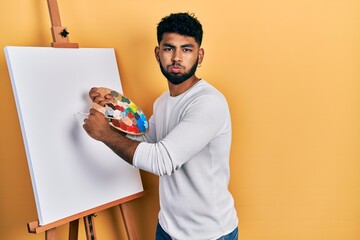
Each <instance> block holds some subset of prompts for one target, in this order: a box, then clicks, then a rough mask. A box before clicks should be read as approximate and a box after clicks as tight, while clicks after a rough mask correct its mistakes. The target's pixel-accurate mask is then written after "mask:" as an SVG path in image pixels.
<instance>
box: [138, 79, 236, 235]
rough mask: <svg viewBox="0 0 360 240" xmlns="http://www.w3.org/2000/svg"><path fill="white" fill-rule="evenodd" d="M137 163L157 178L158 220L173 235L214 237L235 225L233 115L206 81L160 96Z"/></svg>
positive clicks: (216, 91) (224, 100) (220, 95)
mask: <svg viewBox="0 0 360 240" xmlns="http://www.w3.org/2000/svg"><path fill="white" fill-rule="evenodd" d="M149 125H150V127H149V132H148V133H147V134H146V136H144V137H143V138H144V139H143V140H145V142H141V143H140V144H139V146H138V147H137V149H136V151H135V155H134V159H133V164H134V166H135V167H138V168H140V169H143V170H145V171H149V172H152V173H154V174H157V175H159V176H160V181H159V182H160V183H159V188H160V190H159V192H160V212H159V223H160V225H161V226H162V228H163V229H164V230H165V231H166V232H167V233H168V234H169V235H171V236H172V238H173V239H184V240H185V239H186V240H190V239H194V240H195V239H196V240H209V239H217V238H218V237H220V236H223V235H225V234H228V233H230V232H231V231H232V230H234V229H235V228H236V227H237V224H238V218H237V214H236V210H235V207H234V200H233V197H232V196H231V194H230V192H229V191H228V183H229V178H230V172H229V154H230V145H231V119H230V113H229V109H228V105H227V102H226V99H225V98H224V96H223V95H222V94H221V93H220V92H219V91H218V90H216V89H215V88H214V87H212V86H211V85H210V84H208V83H207V82H206V81H204V80H200V81H199V82H198V83H196V84H195V85H194V86H193V87H191V88H190V89H189V90H187V91H186V92H184V93H183V94H181V95H179V96H176V97H171V96H170V94H169V92H165V93H164V94H162V95H161V96H160V97H159V98H158V99H157V100H156V101H155V104H154V109H153V115H152V116H151V118H150V119H149Z"/></svg>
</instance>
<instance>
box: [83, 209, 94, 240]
mask: <svg viewBox="0 0 360 240" xmlns="http://www.w3.org/2000/svg"><path fill="white" fill-rule="evenodd" d="M84 224H85V231H86V239H87V240H96V232H95V224H94V215H93V214H92V215H89V216H86V217H84Z"/></svg>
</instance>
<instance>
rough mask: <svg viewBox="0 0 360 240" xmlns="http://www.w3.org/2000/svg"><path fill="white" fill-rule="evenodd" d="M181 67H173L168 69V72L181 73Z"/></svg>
mask: <svg viewBox="0 0 360 240" xmlns="http://www.w3.org/2000/svg"><path fill="white" fill-rule="evenodd" d="M181 69H182V67H181V66H179V65H173V66H171V67H170V70H171V72H172V73H179V72H180V71H181Z"/></svg>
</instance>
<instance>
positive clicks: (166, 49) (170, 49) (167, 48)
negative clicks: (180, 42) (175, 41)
mask: <svg viewBox="0 0 360 240" xmlns="http://www.w3.org/2000/svg"><path fill="white" fill-rule="evenodd" d="M163 50H164V51H165V52H170V51H172V50H173V49H172V48H171V47H165V48H163Z"/></svg>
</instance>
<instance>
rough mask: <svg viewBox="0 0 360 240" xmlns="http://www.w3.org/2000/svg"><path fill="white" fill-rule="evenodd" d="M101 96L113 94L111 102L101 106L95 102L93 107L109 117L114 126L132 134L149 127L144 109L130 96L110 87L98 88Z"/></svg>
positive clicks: (140, 133) (142, 132)
mask: <svg viewBox="0 0 360 240" xmlns="http://www.w3.org/2000/svg"><path fill="white" fill-rule="evenodd" d="M97 92H99V93H100V95H101V96H103V97H104V96H106V95H108V96H109V95H111V97H112V99H110V101H111V103H109V104H107V105H106V106H100V105H99V104H97V103H93V107H94V108H95V109H96V110H98V111H99V112H101V113H103V114H104V115H105V116H106V117H107V118H109V123H110V125H111V126H112V127H114V128H116V129H118V130H120V131H122V132H125V133H128V134H132V135H142V134H144V133H146V132H147V131H148V129H149V123H148V120H147V118H146V116H145V114H144V113H143V111H142V110H141V109H140V108H139V107H138V106H136V104H135V103H133V102H132V101H131V100H130V99H129V98H127V97H125V96H123V95H122V94H120V93H118V92H116V91H114V90H112V89H109V88H98V90H97Z"/></svg>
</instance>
